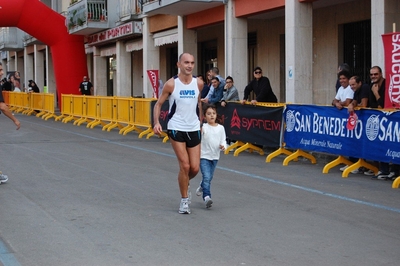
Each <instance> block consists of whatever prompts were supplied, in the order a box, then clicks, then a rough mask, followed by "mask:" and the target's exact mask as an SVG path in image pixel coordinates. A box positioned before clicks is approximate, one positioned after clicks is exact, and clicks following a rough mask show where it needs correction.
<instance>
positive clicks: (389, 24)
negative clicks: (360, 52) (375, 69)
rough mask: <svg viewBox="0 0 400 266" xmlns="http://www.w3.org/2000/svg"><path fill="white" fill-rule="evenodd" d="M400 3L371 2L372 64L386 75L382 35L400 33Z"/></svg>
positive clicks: (386, 0)
mask: <svg viewBox="0 0 400 266" xmlns="http://www.w3.org/2000/svg"><path fill="white" fill-rule="evenodd" d="M399 12H400V2H399V1H398V0H371V64H372V66H380V67H381V68H382V72H383V73H385V55H384V50H383V42H382V34H385V33H390V32H393V23H396V32H400V16H399V15H398V14H399Z"/></svg>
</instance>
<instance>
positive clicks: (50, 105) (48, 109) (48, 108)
mask: <svg viewBox="0 0 400 266" xmlns="http://www.w3.org/2000/svg"><path fill="white" fill-rule="evenodd" d="M43 102H44V105H43V106H44V107H43V111H44V112H45V114H44V115H42V119H44V120H48V119H50V118H53V117H54V118H55V117H56V115H55V112H54V94H53V93H44V99H43ZM38 115H39V114H37V115H36V116H38Z"/></svg>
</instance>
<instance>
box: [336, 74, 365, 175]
mask: <svg viewBox="0 0 400 266" xmlns="http://www.w3.org/2000/svg"><path fill="white" fill-rule="evenodd" d="M349 85H350V87H351V89H352V90H353V91H354V96H353V101H352V102H351V103H350V104H349V105H348V106H347V110H348V112H349V113H351V112H354V108H355V107H368V97H369V86H368V85H367V84H364V83H363V82H362V81H361V78H360V77H358V76H353V77H351V78H350V80H349ZM349 160H350V161H351V162H353V163H355V162H357V161H358V158H354V157H350V158H349ZM347 167H348V165H346V166H344V167H342V168H340V171H344V170H345V169H346V168H347ZM364 172H365V169H364V168H363V167H361V168H359V169H356V170H353V171H351V173H352V174H362V173H364Z"/></svg>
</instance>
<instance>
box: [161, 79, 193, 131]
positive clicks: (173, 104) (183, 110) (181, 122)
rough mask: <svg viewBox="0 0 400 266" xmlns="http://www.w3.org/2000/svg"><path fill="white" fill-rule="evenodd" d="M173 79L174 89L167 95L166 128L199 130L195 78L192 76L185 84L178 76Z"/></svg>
mask: <svg viewBox="0 0 400 266" xmlns="http://www.w3.org/2000/svg"><path fill="white" fill-rule="evenodd" d="M174 81H175V87H174V91H173V92H172V93H171V95H170V96H169V113H168V118H169V120H168V126H167V128H168V129H169V130H178V131H184V132H192V131H197V130H200V120H199V109H198V101H199V88H198V87H197V79H196V78H195V77H193V78H192V82H190V83H189V84H187V85H186V84H183V83H182V82H181V81H180V80H179V78H178V76H175V77H174Z"/></svg>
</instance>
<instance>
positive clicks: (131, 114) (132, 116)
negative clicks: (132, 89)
mask: <svg viewBox="0 0 400 266" xmlns="http://www.w3.org/2000/svg"><path fill="white" fill-rule="evenodd" d="M128 105H129V106H128V113H127V119H128V120H127V121H128V123H127V125H126V126H125V127H123V128H121V129H120V130H119V134H123V135H126V134H128V132H131V131H133V130H139V129H138V128H136V127H135V125H134V119H135V114H134V111H135V100H134V98H132V97H131V98H129V100H128ZM140 132H142V130H140Z"/></svg>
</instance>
